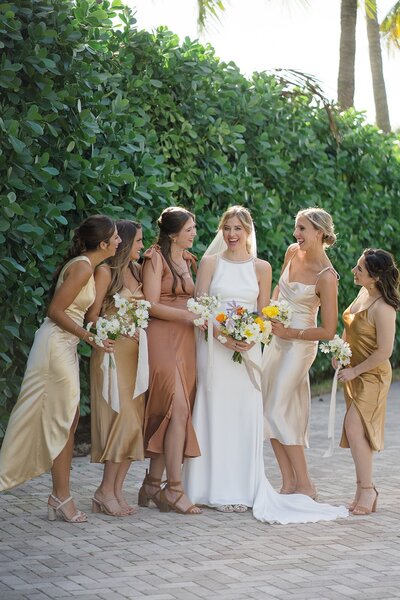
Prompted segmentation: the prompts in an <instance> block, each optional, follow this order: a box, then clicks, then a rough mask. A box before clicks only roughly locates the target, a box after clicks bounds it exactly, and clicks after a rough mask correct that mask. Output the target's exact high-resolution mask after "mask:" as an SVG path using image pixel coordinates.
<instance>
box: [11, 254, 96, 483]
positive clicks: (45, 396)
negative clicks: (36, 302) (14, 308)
mask: <svg viewBox="0 0 400 600" xmlns="http://www.w3.org/2000/svg"><path fill="white" fill-rule="evenodd" d="M81 260H85V261H87V262H89V263H90V260H89V259H88V258H87V257H86V256H77V257H75V258H73V259H72V260H70V261H69V262H68V263H67V264H66V265H65V266H64V267H63V269H62V270H61V273H60V276H59V278H58V281H57V285H56V289H58V287H59V286H60V285H61V284H62V282H63V280H64V274H65V271H66V270H67V268H68V267H69V266H70V265H71V264H72V263H74V262H77V261H81ZM94 299H95V283H94V277H93V276H91V277H90V279H89V281H88V282H87V284H86V285H85V286H84V287H83V288H82V289H81V290H80V292H79V294H78V295H77V296H76V298H75V300H74V301H73V303H72V304H71V305H70V306H68V308H67V309H66V310H65V313H66V314H67V315H68V316H69V317H70V318H71V319H72V320H73V321H75V323H77V324H78V325H79V326H82V325H83V320H84V316H85V313H86V311H87V310H88V308H89V306H91V304H93V302H94ZM78 343H79V338H78V337H77V336H75V335H73V334H72V333H69V332H67V331H65V330H64V329H61V327H59V326H58V325H56V323H54V321H52V320H51V319H49V318H48V317H46V318H45V320H44V321H43V324H42V325H41V326H40V327H39V329H38V330H37V331H36V334H35V339H34V342H33V346H32V348H31V351H30V354H29V357H28V363H27V367H26V371H25V375H24V379H23V381H22V385H21V391H20V394H19V397H18V400H17V403H16V404H15V406H14V408H13V411H12V413H11V416H10V420H9V423H8V427H7V431H6V435H5V437H4V441H3V445H2V448H1V452H0V490H6V489H10V488H13V487H15V486H17V485H20V484H21V483H23V482H24V481H28V480H29V479H32V477H36V476H38V475H41V474H42V473H45V472H46V471H48V470H49V469H51V467H52V466H53V461H54V459H55V458H57V456H58V455H59V454H60V452H61V450H63V448H64V447H65V444H66V443H67V440H68V437H69V433H70V429H71V426H72V423H73V420H74V417H75V414H76V411H77V408H78V405H79V399H80V384H79V363H78V355H77V351H76V348H77V345H78Z"/></svg>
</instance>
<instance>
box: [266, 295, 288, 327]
mask: <svg viewBox="0 0 400 600" xmlns="http://www.w3.org/2000/svg"><path fill="white" fill-rule="evenodd" d="M261 312H262V314H263V315H264V317H267V319H270V320H273V319H274V320H276V321H279V322H280V323H282V325H283V326H284V327H289V325H290V321H291V320H292V312H293V311H292V308H291V307H290V306H289V304H288V303H287V302H286V301H285V300H274V301H272V302H271V304H269V305H268V306H264V308H263V309H261Z"/></svg>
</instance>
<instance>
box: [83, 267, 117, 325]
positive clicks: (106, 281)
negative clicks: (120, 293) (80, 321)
mask: <svg viewBox="0 0 400 600" xmlns="http://www.w3.org/2000/svg"><path fill="white" fill-rule="evenodd" d="M94 281H95V284H96V298H95V301H94V302H93V304H92V306H90V307H89V310H88V311H87V313H86V319H85V320H86V321H87V322H92V323H96V321H97V319H98V318H99V316H100V315H101V308H102V306H103V302H104V298H105V297H106V294H107V290H108V288H109V286H110V283H111V269H110V267H109V266H108V265H100V266H99V267H97V269H96V271H95V272H94Z"/></svg>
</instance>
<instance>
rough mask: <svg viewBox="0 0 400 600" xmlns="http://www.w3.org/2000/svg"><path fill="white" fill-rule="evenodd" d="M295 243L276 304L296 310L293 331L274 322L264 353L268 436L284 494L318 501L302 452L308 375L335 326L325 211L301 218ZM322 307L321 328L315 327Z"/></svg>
mask: <svg viewBox="0 0 400 600" xmlns="http://www.w3.org/2000/svg"><path fill="white" fill-rule="evenodd" d="M294 237H295V238H296V241H297V243H296V244H292V245H291V246H289V248H288V250H287V252H286V256H285V261H284V264H283V268H282V275H281V277H280V280H279V284H278V286H277V288H276V289H275V290H274V293H273V298H275V299H276V298H278V299H279V300H285V301H286V302H288V304H289V305H290V306H291V307H292V310H293V316H292V322H291V324H290V327H287V328H285V327H284V326H283V325H282V324H281V323H278V322H277V321H274V322H273V324H272V332H273V334H274V336H273V338H272V341H271V343H270V345H269V346H267V347H266V348H265V350H264V354H263V366H262V388H263V400H264V415H265V430H266V434H267V435H268V436H269V438H270V439H271V444H272V448H273V450H274V453H275V456H276V458H277V461H278V464H279V467H280V470H281V473H282V488H281V494H293V493H299V494H306V495H307V496H310V497H311V498H313V499H316V497H317V493H316V489H315V486H314V484H313V483H312V482H311V480H310V477H309V474H308V469H307V462H306V458H305V453H304V446H306V447H308V428H309V415H310V400H311V397H310V384H309V375H308V372H309V369H310V367H311V365H312V363H313V362H314V360H315V357H316V354H317V347H318V344H317V341H318V340H329V339H332V338H333V336H334V335H335V332H336V326H337V314H338V308H337V281H338V275H337V273H336V271H335V270H334V268H333V267H332V264H331V262H330V260H329V258H328V256H327V254H326V247H327V246H331V245H332V244H333V243H334V242H335V240H336V235H335V233H334V226H333V222H332V217H331V216H330V214H329V213H327V212H326V211H325V210H323V209H322V208H306V209H304V210H301V211H299V212H298V213H297V216H296V224H295V230H294ZM319 307H321V323H320V325H317V314H318V309H319Z"/></svg>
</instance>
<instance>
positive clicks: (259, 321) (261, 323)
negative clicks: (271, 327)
mask: <svg viewBox="0 0 400 600" xmlns="http://www.w3.org/2000/svg"><path fill="white" fill-rule="evenodd" d="M254 322H255V323H257V325H258V326H259V328H260V331H264V330H265V321H264V319H262V318H261V317H256V318H255V319H254Z"/></svg>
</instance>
